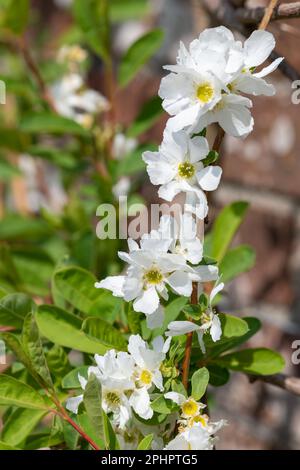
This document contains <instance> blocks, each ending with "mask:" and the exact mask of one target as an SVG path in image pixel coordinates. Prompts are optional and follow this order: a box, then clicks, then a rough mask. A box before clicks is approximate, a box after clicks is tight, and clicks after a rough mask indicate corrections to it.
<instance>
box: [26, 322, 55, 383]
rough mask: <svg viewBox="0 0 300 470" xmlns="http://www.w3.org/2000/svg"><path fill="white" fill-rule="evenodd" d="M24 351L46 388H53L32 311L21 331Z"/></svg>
mask: <svg viewBox="0 0 300 470" xmlns="http://www.w3.org/2000/svg"><path fill="white" fill-rule="evenodd" d="M22 343H23V347H24V351H25V353H26V355H27V356H28V358H29V359H30V362H31V366H32V368H33V369H34V370H35V372H36V373H37V374H38V376H39V377H40V378H41V380H42V381H43V383H44V384H45V386H46V388H49V389H51V390H53V389H54V385H53V382H52V378H51V374H50V371H49V367H48V364H47V361H46V358H45V355H44V350H43V345H42V341H41V338H40V333H39V330H38V327H37V324H36V321H35V317H34V314H33V313H29V314H28V315H27V316H26V318H25V321H24V326H23V331H22Z"/></svg>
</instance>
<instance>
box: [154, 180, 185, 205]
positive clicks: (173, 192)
mask: <svg viewBox="0 0 300 470" xmlns="http://www.w3.org/2000/svg"><path fill="white" fill-rule="evenodd" d="M179 193H181V187H180V185H179V183H178V182H177V181H171V182H170V183H168V184H165V185H163V186H161V187H160V188H159V191H158V195H159V197H161V198H162V199H164V200H165V201H169V202H171V201H173V199H174V197H175V196H177V194H179Z"/></svg>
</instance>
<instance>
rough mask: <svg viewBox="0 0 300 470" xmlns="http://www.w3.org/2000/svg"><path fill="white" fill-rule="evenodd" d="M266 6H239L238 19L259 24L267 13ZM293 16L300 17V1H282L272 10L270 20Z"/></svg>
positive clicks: (285, 18) (242, 21) (245, 22)
mask: <svg viewBox="0 0 300 470" xmlns="http://www.w3.org/2000/svg"><path fill="white" fill-rule="evenodd" d="M265 11H266V8H263V7H257V8H237V10H236V12H235V16H236V18H237V20H238V21H240V22H241V23H244V24H257V23H259V22H260V21H261V20H262V19H263V17H264V14H265ZM291 18H300V2H294V3H282V4H281V5H278V6H277V7H276V8H275V9H274V11H273V12H272V15H271V18H270V21H275V20H287V19H291Z"/></svg>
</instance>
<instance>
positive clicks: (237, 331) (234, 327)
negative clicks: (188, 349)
mask: <svg viewBox="0 0 300 470" xmlns="http://www.w3.org/2000/svg"><path fill="white" fill-rule="evenodd" d="M218 315H219V318H220V321H221V327H222V336H221V338H220V339H219V341H217V342H216V343H214V342H213V340H212V339H211V337H210V335H205V337H204V341H205V345H206V346H207V348H208V349H209V348H211V349H213V348H215V347H217V346H219V345H221V344H224V343H228V341H229V340H231V339H232V338H239V337H241V336H244V335H245V334H246V333H248V331H249V327H248V324H247V322H246V321H245V320H243V319H241V318H239V317H234V316H233V315H228V314H225V313H219V314H218Z"/></svg>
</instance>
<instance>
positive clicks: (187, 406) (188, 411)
mask: <svg viewBox="0 0 300 470" xmlns="http://www.w3.org/2000/svg"><path fill="white" fill-rule="evenodd" d="M181 409H182V412H183V413H184V414H185V415H186V416H195V415H196V414H198V413H199V405H198V404H197V402H195V400H193V399H192V398H190V399H189V400H187V401H186V402H185V403H183V405H182V408H181Z"/></svg>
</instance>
